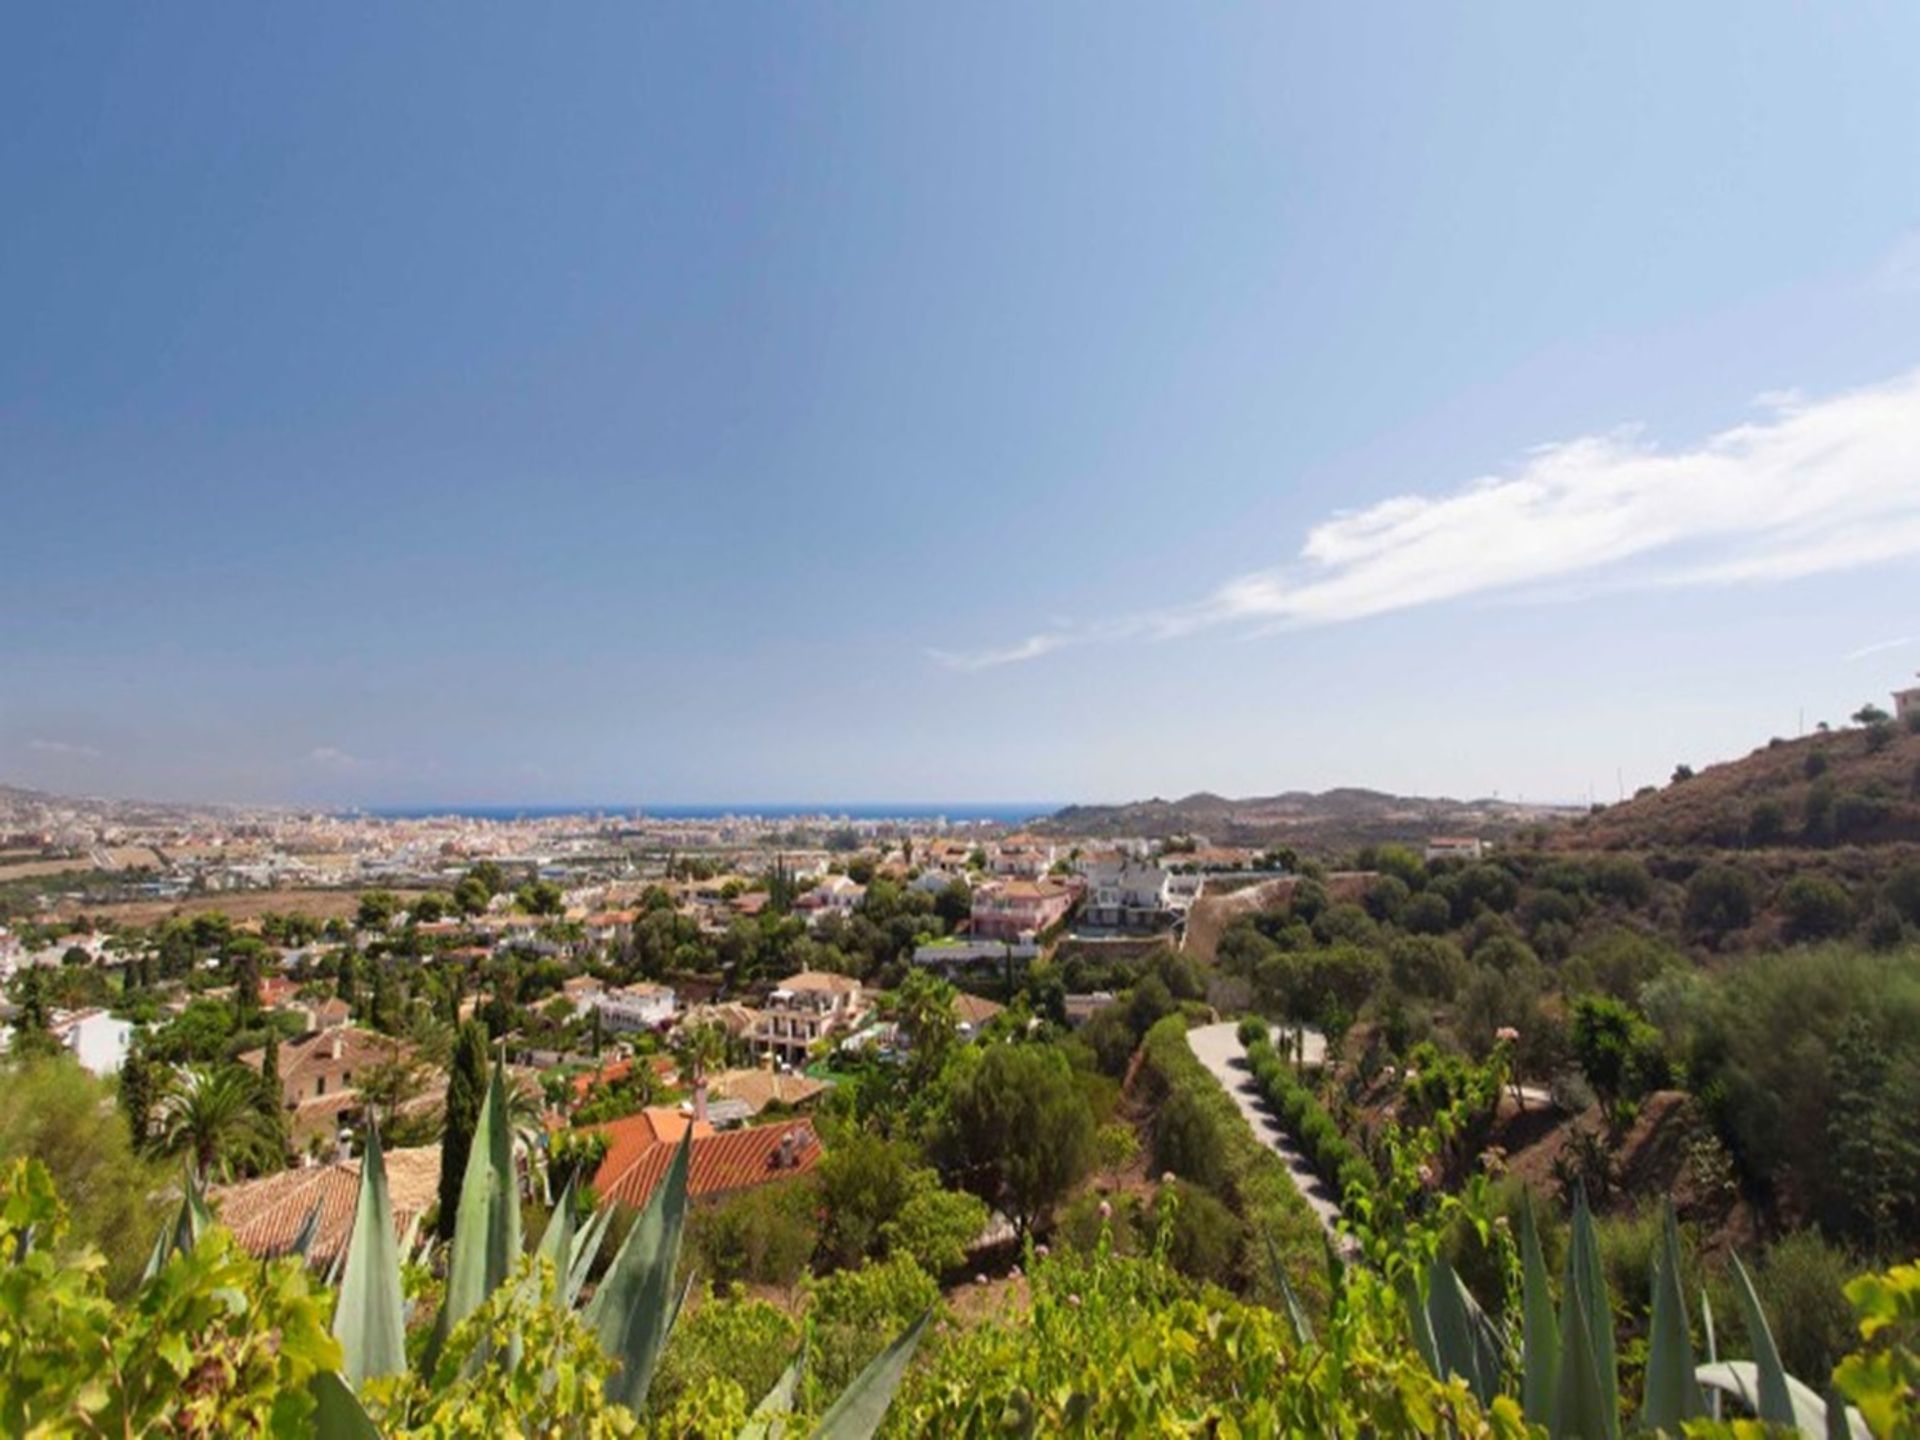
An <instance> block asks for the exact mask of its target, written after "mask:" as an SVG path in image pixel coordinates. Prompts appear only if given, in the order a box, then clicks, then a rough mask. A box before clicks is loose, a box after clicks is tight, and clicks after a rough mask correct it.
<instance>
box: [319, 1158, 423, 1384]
mask: <svg viewBox="0 0 1920 1440" xmlns="http://www.w3.org/2000/svg"><path fill="white" fill-rule="evenodd" d="M333 1333H334V1337H335V1338H336V1339H337V1340H339V1342H340V1357H341V1365H340V1368H341V1370H342V1371H343V1372H344V1373H345V1374H346V1377H347V1379H348V1381H349V1382H350V1383H352V1384H353V1385H354V1386H356V1387H357V1386H360V1385H363V1384H365V1383H366V1382H367V1381H368V1380H372V1379H375V1378H377V1377H379V1376H382V1375H398V1374H400V1373H402V1372H403V1371H404V1370H405V1369H406V1368H407V1324H406V1308H405V1301H404V1299H403V1297H402V1295H401V1287H400V1249H399V1246H398V1244H397V1243H396V1242H395V1240H394V1235H393V1206H392V1204H391V1202H390V1201H389V1199H388V1196H387V1161H386V1156H385V1155H384V1154H383V1153H382V1152H381V1149H380V1129H379V1127H378V1126H372V1127H370V1128H369V1129H368V1131H367V1152H366V1154H365V1155H363V1156H361V1157H360V1198H359V1200H358V1202H357V1203H356V1204H355V1206H354V1211H353V1238H352V1240H351V1241H349V1242H348V1245H347V1264H346V1270H345V1272H344V1273H343V1274H342V1276H341V1280H340V1299H339V1301H338V1302H337V1303H336V1304H335V1305H334V1309H333Z"/></svg>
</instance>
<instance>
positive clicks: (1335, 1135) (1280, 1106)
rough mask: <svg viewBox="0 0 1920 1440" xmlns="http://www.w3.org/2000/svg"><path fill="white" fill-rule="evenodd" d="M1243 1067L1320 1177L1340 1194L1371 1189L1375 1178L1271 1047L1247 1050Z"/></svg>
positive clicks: (1257, 1045) (1256, 1046)
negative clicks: (1245, 1064) (1250, 1071)
mask: <svg viewBox="0 0 1920 1440" xmlns="http://www.w3.org/2000/svg"><path fill="white" fill-rule="evenodd" d="M1247 1064H1248V1066H1249V1067H1250V1068H1251V1069H1252V1071H1253V1083H1254V1085H1255V1087H1256V1088H1257V1089H1258V1090H1259V1092H1260V1098H1261V1099H1262V1100H1264V1101H1266V1103H1267V1106H1268V1108H1269V1109H1271V1110H1272V1111H1273V1113H1274V1114H1275V1115H1276V1116H1278V1117H1279V1120H1280V1123H1281V1124H1282V1125H1283V1126H1285V1127H1286V1129H1287V1131H1288V1132H1289V1133H1290V1134H1291V1135H1292V1136H1293V1137H1294V1139H1295V1140H1297V1141H1298V1142H1299V1144H1300V1147H1301V1149H1302V1150H1303V1151H1304V1152H1305V1153H1306V1157H1307V1161H1308V1163H1309V1164H1311V1165H1312V1166H1313V1168H1314V1170H1315V1171H1316V1172H1317V1173H1318V1174H1319V1176H1320V1178H1321V1179H1322V1180H1325V1181H1326V1182H1327V1184H1328V1185H1330V1186H1331V1187H1332V1188H1333V1190H1334V1191H1335V1193H1336V1194H1340V1195H1343V1196H1344V1195H1345V1194H1347V1192H1348V1191H1350V1190H1355V1189H1357V1190H1359V1191H1363V1192H1365V1191H1371V1190H1372V1189H1373V1187H1374V1184H1375V1178H1376V1177H1375V1176H1374V1174H1373V1169H1372V1166H1371V1165H1370V1164H1369V1163H1368V1161H1367V1159H1366V1157H1365V1156H1364V1155H1362V1154H1361V1153H1360V1152H1359V1151H1358V1150H1357V1149H1355V1148H1354V1147H1353V1146H1352V1145H1350V1144H1349V1143H1348V1142H1347V1140H1346V1138H1345V1137H1344V1136H1343V1135H1342V1134H1341V1133H1340V1127H1339V1126H1338V1125H1337V1124H1335V1123H1334V1119H1333V1117H1332V1116H1331V1115H1329V1114H1328V1113H1327V1111H1326V1109H1325V1107H1323V1106H1322V1105H1321V1103H1320V1099H1319V1097H1318V1096H1317V1095H1315V1094H1314V1093H1313V1091H1312V1089H1311V1088H1310V1087H1309V1086H1307V1085H1306V1084H1305V1083H1304V1082H1303V1081H1302V1080H1301V1079H1300V1077H1299V1076H1297V1075H1296V1074H1295V1073H1294V1071H1293V1067H1292V1066H1291V1065H1289V1064H1288V1063H1287V1061H1286V1060H1285V1059H1284V1058H1282V1057H1281V1056H1280V1054H1279V1053H1278V1052H1277V1051H1275V1050H1274V1048H1273V1046H1272V1045H1271V1044H1269V1043H1268V1042H1266V1041H1264V1040H1262V1041H1258V1042H1256V1043H1255V1044H1253V1045H1250V1046H1248V1047H1247Z"/></svg>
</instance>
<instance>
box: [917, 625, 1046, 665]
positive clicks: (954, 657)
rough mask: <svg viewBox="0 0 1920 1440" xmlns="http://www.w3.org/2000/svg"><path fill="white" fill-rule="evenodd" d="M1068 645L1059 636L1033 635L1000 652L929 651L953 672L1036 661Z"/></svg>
mask: <svg viewBox="0 0 1920 1440" xmlns="http://www.w3.org/2000/svg"><path fill="white" fill-rule="evenodd" d="M1067 643H1069V642H1068V640H1067V639H1066V637H1065V636H1063V635H1060V634H1043V635H1033V636H1030V637H1028V638H1027V639H1025V640H1022V641H1021V642H1020V643H1019V644H1018V645H1009V646H1007V647H1005V648H1004V649H1000V650H976V651H974V652H972V653H970V654H961V653H956V652H954V651H951V650H929V651H928V652H927V654H928V655H930V656H931V657H932V658H933V659H935V660H938V661H939V662H940V663H941V664H942V665H945V666H948V667H950V668H951V669H954V670H985V669H988V668H989V667H991V666H994V665H1012V664H1014V663H1016V662H1018V661H1021V660H1038V659H1039V658H1040V657H1041V656H1042V655H1045V654H1046V653H1047V652H1048V651H1050V650H1058V649H1059V648H1060V647H1061V646H1062V645H1065V644H1067Z"/></svg>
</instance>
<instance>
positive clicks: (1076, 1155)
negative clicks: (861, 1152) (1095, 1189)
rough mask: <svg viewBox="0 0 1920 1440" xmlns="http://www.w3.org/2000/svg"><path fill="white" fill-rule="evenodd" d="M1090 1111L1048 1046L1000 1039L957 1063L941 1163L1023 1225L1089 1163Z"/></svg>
mask: <svg viewBox="0 0 1920 1440" xmlns="http://www.w3.org/2000/svg"><path fill="white" fill-rule="evenodd" d="M1093 1134H1094V1117H1093V1112H1092V1109H1091V1107H1090V1106H1089V1105H1088V1103H1087V1099H1086V1096H1085V1094H1084V1093H1083V1092H1082V1090H1081V1088H1080V1086H1079V1085H1078V1084H1077V1083H1076V1082H1075V1079H1074V1075H1073V1072H1072V1070H1071V1069H1070V1068H1069V1066H1068V1064H1067V1060H1066V1057H1065V1055H1064V1054H1063V1053H1062V1052H1061V1051H1060V1050H1059V1049H1058V1048H1057V1047H1054V1046H1048V1045H1027V1044H999V1045H990V1046H987V1047H986V1048H985V1049H984V1051H982V1050H970V1051H968V1052H967V1054H965V1055H964V1056H962V1057H961V1061H960V1063H959V1064H957V1065H956V1067H955V1069H954V1072H953V1078H952V1083H951V1086H950V1089H949V1093H948V1097H947V1107H946V1116H945V1121H944V1129H943V1132H942V1135H941V1141H940V1151H941V1154H942V1156H943V1168H944V1169H945V1170H946V1172H947V1173H948V1175H949V1176H950V1177H951V1178H952V1179H953V1180H954V1181H955V1182H957V1183H958V1184H959V1185H961V1186H962V1187H963V1188H965V1189H967V1190H970V1191H972V1192H973V1193H974V1194H976V1195H978V1196H979V1197H980V1198H981V1199H982V1200H985V1201H986V1202H987V1203H988V1204H989V1205H991V1206H993V1207H994V1208H995V1209H998V1210H999V1211H1000V1212H1001V1213H1002V1214H1004V1215H1006V1216H1007V1217H1008V1218H1010V1219H1011V1220H1012V1221H1013V1222H1014V1224H1015V1225H1016V1226H1017V1227H1019V1228H1020V1229H1021V1230H1022V1231H1026V1230H1030V1229H1032V1228H1033V1226H1034V1224H1035V1223H1036V1222H1038V1221H1040V1220H1042V1219H1044V1217H1045V1216H1047V1215H1048V1214H1049V1213H1050V1212H1051V1211H1052V1209H1053V1207H1054V1206H1055V1205H1056V1204H1058V1203H1059V1201H1060V1200H1061V1199H1062V1198H1063V1197H1064V1196H1065V1195H1066V1194H1067V1192H1068V1191H1069V1190H1070V1189H1072V1187H1073V1185H1074V1184H1075V1183H1076V1182H1077V1181H1078V1180H1079V1179H1080V1178H1081V1177H1082V1176H1083V1175H1085V1174H1086V1173H1087V1170H1088V1169H1089V1168H1090V1167H1091V1165H1092V1163H1093Z"/></svg>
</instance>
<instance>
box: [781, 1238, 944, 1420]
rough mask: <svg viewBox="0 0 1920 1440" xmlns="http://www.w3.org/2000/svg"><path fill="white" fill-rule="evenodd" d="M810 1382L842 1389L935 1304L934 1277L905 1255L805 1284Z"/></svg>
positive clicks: (830, 1389) (824, 1388)
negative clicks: (808, 1331) (810, 1331)
mask: <svg viewBox="0 0 1920 1440" xmlns="http://www.w3.org/2000/svg"><path fill="white" fill-rule="evenodd" d="M808 1298H809V1304H808V1307H807V1316H808V1320H809V1323H810V1324H811V1327H812V1332H813V1340H812V1349H811V1352H810V1354H809V1357H808V1368H809V1372H810V1373H809V1376H808V1379H809V1382H810V1384H811V1386H812V1387H813V1388H814V1389H816V1390H820V1391H825V1392H828V1393H831V1392H833V1391H837V1390H839V1389H841V1388H842V1387H844V1386H845V1385H847V1384H848V1383H849V1382H850V1381H852V1380H853V1378H854V1377H855V1376H856V1375H858V1374H859V1373H860V1371H861V1370H862V1369H863V1368H864V1367H865V1366H866V1365H867V1364H868V1363H869V1362H870V1361H871V1360H873V1359H874V1358H875V1357H876V1356H877V1355H879V1354H880V1353H881V1351H883V1350H884V1349H885V1348H886V1347H887V1344H888V1342H889V1341H891V1340H892V1339H893V1338H894V1337H895V1336H897V1335H899V1334H900V1333H901V1332H902V1331H903V1330H905V1329H906V1328H907V1327H908V1326H910V1325H911V1324H912V1323H913V1322H914V1321H915V1320H916V1319H918V1318H919V1317H920V1316H922V1315H924V1314H926V1313H928V1312H929V1311H930V1310H931V1309H933V1307H934V1306H935V1305H937V1304H938V1303H939V1300H940V1287H939V1286H938V1285H937V1284H935V1283H934V1280H933V1277H932V1276H930V1275H928V1274H927V1272H926V1271H924V1270H922V1269H921V1268H920V1267H919V1266H918V1265H916V1264H915V1263H914V1262H913V1260H912V1258H911V1257H909V1256H906V1255H896V1256H894V1257H892V1258H891V1259H888V1260H879V1261H869V1262H868V1263H867V1264H865V1265H862V1266H859V1267H858V1268H857V1269H852V1270H836V1271H834V1272H833V1273H832V1274H831V1275H827V1276H824V1277H822V1278H820V1279H818V1280H814V1281H812V1282H810V1284H809V1286H808Z"/></svg>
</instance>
